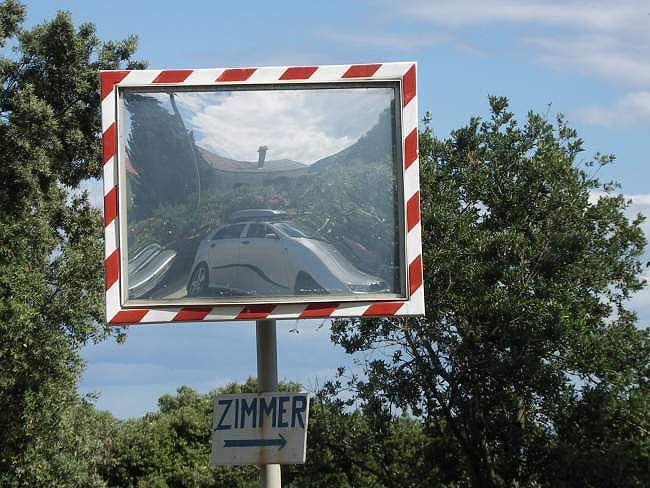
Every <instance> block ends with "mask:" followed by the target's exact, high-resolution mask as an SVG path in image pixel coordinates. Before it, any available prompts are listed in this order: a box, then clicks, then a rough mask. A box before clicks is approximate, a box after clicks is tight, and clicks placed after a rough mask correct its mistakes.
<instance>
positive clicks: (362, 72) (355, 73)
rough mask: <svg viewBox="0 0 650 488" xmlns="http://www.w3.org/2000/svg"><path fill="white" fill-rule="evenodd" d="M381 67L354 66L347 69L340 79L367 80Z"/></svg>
mask: <svg viewBox="0 0 650 488" xmlns="http://www.w3.org/2000/svg"><path fill="white" fill-rule="evenodd" d="M380 67H381V64H354V65H352V66H350V67H349V68H348V70H347V71H346V72H345V73H344V74H343V76H342V78H369V77H371V76H372V75H374V74H375V73H376V72H377V70H378V69H379V68H380Z"/></svg>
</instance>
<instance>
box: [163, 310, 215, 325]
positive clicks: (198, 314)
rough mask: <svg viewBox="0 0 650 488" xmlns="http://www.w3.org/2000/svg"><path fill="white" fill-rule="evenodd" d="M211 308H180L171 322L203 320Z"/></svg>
mask: <svg viewBox="0 0 650 488" xmlns="http://www.w3.org/2000/svg"><path fill="white" fill-rule="evenodd" d="M211 310H212V307H188V308H182V309H181V311H180V312H178V313H177V314H176V315H174V318H173V319H172V320H173V321H175V322H176V321H181V322H189V321H193V320H203V319H204V318H205V316H206V315H208V314H209V313H210V311H211Z"/></svg>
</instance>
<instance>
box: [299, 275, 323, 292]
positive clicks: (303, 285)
mask: <svg viewBox="0 0 650 488" xmlns="http://www.w3.org/2000/svg"><path fill="white" fill-rule="evenodd" d="M294 293H295V294H296V295H323V294H325V293H327V291H326V290H325V288H323V287H322V286H320V285H319V284H318V282H317V281H316V280H315V279H314V278H312V277H311V276H310V275H308V274H307V273H305V272H303V271H301V272H300V273H298V276H296V285H295V286H294Z"/></svg>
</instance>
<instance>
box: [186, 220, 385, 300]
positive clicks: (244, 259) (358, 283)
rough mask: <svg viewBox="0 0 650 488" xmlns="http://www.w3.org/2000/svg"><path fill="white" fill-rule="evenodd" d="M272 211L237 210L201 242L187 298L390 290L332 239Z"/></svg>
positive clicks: (341, 293)
mask: <svg viewBox="0 0 650 488" xmlns="http://www.w3.org/2000/svg"><path fill="white" fill-rule="evenodd" d="M269 212H273V211H258V212H255V211H253V210H245V211H241V212H238V213H237V214H234V216H231V218H230V222H229V223H228V224H225V225H222V226H221V227H219V228H218V229H216V231H214V232H212V233H210V234H209V235H208V237H207V238H205V239H204V240H203V241H202V242H201V244H200V245H199V248H198V250H197V254H196V258H195V260H194V264H193V266H192V269H193V271H192V274H191V276H190V280H189V282H188V284H187V295H188V296H190V297H201V296H210V295H213V294H215V293H216V294H222V295H235V296H237V295H240V296H241V295H284V296H287V295H314V294H316V295H321V294H332V295H351V294H363V293H381V292H383V291H386V283H385V282H384V281H383V280H382V279H381V278H378V277H376V276H372V275H370V274H367V273H364V272H363V271H361V270H359V269H358V268H356V267H355V266H354V265H353V264H352V263H351V262H350V261H349V260H348V259H347V258H345V257H344V256H343V255H342V254H341V253H340V252H339V251H338V250H337V249H336V248H335V247H334V246H332V245H331V244H330V243H328V242H326V241H323V240H320V239H316V238H314V237H312V236H310V235H309V234H308V233H307V232H306V231H305V230H304V229H300V228H299V227H298V226H297V225H295V224H294V223H292V222H290V221H289V220H283V218H286V217H284V216H283V215H282V213H280V212H276V213H275V214H270V213H269ZM256 216H257V217H258V218H255V217H256Z"/></svg>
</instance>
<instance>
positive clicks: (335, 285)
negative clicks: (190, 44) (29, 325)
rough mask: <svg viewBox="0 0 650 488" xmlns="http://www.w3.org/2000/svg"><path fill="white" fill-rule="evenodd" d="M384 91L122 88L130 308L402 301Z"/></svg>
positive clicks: (393, 150) (390, 91) (389, 104)
mask: <svg viewBox="0 0 650 488" xmlns="http://www.w3.org/2000/svg"><path fill="white" fill-rule="evenodd" d="M397 88H398V86H397V85H395V84H375V85H367V84H365V85H364V84H358V86H355V84H347V85H341V86H334V87H329V86H328V87H323V86H322V85H321V86H314V87H310V86H305V85H300V86H298V85H293V86H290V85H287V86H274V87H272V88H260V87H253V88H251V87H250V86H247V87H229V88H227V89H224V88H222V87H219V88H218V89H213V88H200V89H197V88H193V89H187V88H179V87H173V88H171V87H161V88H156V90H155V91H154V90H152V89H150V88H146V89H145V88H142V89H136V88H125V89H122V90H121V91H120V94H121V96H120V104H121V115H120V123H119V125H120V144H121V146H122V147H121V152H120V158H121V168H122V176H121V178H122V187H123V188H124V187H125V190H123V191H122V193H121V198H122V200H121V204H122V205H123V206H124V207H126V222H122V228H121V229H122V232H123V235H122V246H123V249H126V251H127V252H126V255H125V256H124V258H123V259H124V262H123V268H124V269H125V271H126V273H125V274H126V285H125V286H126V294H127V296H128V300H129V301H130V303H140V302H143V303H149V302H156V303H159V302H163V303H181V304H183V303H194V302H199V303H201V302H207V301H214V302H215V303H220V302H228V301H234V302H238V301H244V302H246V301H255V302H257V301H264V300H265V297H270V298H269V299H268V301H282V299H283V298H284V299H286V300H288V301H295V300H296V297H303V296H305V295H309V296H310V297H309V298H305V301H314V296H318V297H321V298H322V300H323V301H327V300H336V299H337V297H338V299H342V300H349V299H357V300H364V299H366V298H368V299H372V298H379V299H382V298H386V299H390V298H395V297H402V296H404V276H403V275H404V270H403V269H402V268H403V265H402V262H401V256H402V255H403V249H402V247H403V243H402V242H400V226H402V225H403V224H402V223H401V222H402V220H401V219H402V217H401V210H400V208H399V207H400V206H401V203H400V201H401V200H400V197H399V187H400V181H399V178H400V176H399V175H400V169H401V168H400V163H399V161H400V159H399V158H400V138H399V132H398V130H399V129H398V127H397V126H396V124H397V123H398V117H399V113H400V112H399V109H400V107H399V106H397V107H396V104H399V101H398V98H397V97H396V93H397V91H396V90H397ZM396 113H397V115H396ZM206 299H209V300H206ZM319 299H320V298H319Z"/></svg>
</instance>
